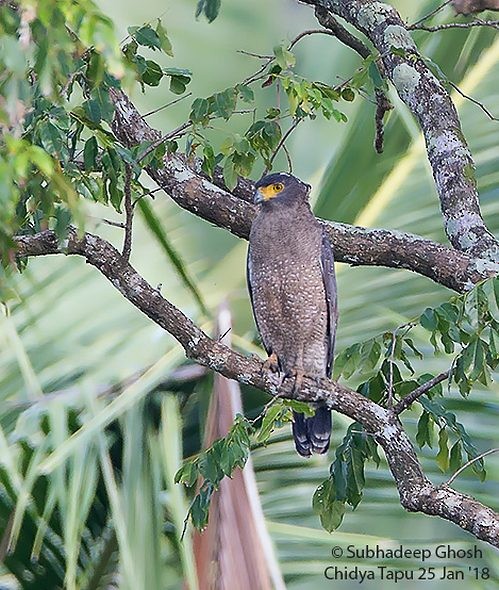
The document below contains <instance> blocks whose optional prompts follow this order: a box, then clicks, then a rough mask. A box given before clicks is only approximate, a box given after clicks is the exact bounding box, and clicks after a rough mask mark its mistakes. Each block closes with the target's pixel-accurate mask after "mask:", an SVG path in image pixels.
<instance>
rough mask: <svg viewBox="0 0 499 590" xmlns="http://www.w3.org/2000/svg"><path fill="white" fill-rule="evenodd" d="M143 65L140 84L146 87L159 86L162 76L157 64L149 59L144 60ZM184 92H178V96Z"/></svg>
mask: <svg viewBox="0 0 499 590" xmlns="http://www.w3.org/2000/svg"><path fill="white" fill-rule="evenodd" d="M145 64H146V69H145V70H144V72H142V76H141V79H142V82H144V84H147V85H148V86H159V83H160V82H161V78H163V76H164V74H163V70H162V69H161V66H160V65H159V64H157V63H156V62H155V61H152V60H150V59H148V60H146V62H145ZM172 81H173V78H172ZM170 88H171V82H170ZM184 90H185V86H184ZM184 90H182V91H181V92H179V94H182V92H184Z"/></svg>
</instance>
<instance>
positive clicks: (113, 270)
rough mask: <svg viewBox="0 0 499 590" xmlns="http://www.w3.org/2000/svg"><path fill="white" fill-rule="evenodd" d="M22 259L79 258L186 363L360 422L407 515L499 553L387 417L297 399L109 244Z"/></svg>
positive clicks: (357, 404)
mask: <svg viewBox="0 0 499 590" xmlns="http://www.w3.org/2000/svg"><path fill="white" fill-rule="evenodd" d="M16 242H17V245H18V248H19V251H18V253H19V255H21V256H43V255H47V254H58V253H64V254H78V255H80V256H83V257H84V258H85V259H86V261H87V262H88V263H89V264H91V265H92V266H94V267H95V268H97V269H98V270H99V271H100V272H101V273H102V274H103V275H104V276H105V277H106V278H107V279H108V280H109V281H110V282H111V283H112V284H113V285H114V287H116V289H118V291H120V293H121V294H122V295H123V296H124V297H125V298H126V299H127V300H128V301H129V302H130V303H132V305H134V306H135V307H137V308H138V309H139V310H140V311H142V312H143V313H144V314H145V315H147V316H148V317H149V318H151V319H152V320H153V321H154V322H155V323H156V324H158V325H159V326H161V327H162V328H163V329H165V330H166V331H167V332H169V333H170V334H172V336H174V337H175V338H176V339H177V340H178V341H179V342H180V344H181V345H182V346H183V347H184V349H185V352H186V354H187V356H188V357H190V358H192V359H194V360H196V362H198V363H200V364H201V365H204V366H206V367H209V368H210V369H212V370H214V371H216V372H218V373H220V374H222V375H224V376H225V377H227V378H229V379H235V380H237V381H239V382H240V383H245V384H250V385H253V386H254V387H257V388H259V389H261V390H263V391H266V392H267V393H269V394H271V395H274V396H275V395H279V396H282V397H285V398H288V399H297V400H300V401H306V402H324V403H326V405H327V406H328V407H330V408H331V409H334V410H337V411H339V412H341V413H343V414H345V415H346V416H349V417H350V418H352V419H354V420H357V421H358V422H360V423H361V424H362V425H363V426H364V427H365V428H366V430H367V431H368V432H369V433H370V434H371V435H372V436H374V437H375V439H376V440H377V441H378V443H379V444H380V445H381V446H382V448H383V449H384V451H385V455H386V458H387V461H388V465H389V467H390V470H391V472H392V474H393V477H394V479H395V483H396V485H397V489H398V492H399V495H400V501H401V503H402V505H403V506H404V507H405V508H406V509H407V510H410V511H414V512H424V513H426V514H431V515H436V516H440V517H441V518H444V519H446V520H449V521H451V522H454V523H455V524H457V525H458V526H460V527H461V528H462V529H464V530H467V531H469V532H470V533H472V534H473V535H475V537H477V538H478V539H482V540H484V541H487V542H489V543H491V544H492V545H494V546H496V547H499V514H497V513H496V512H494V511H493V510H492V509H490V508H488V507H486V506H484V505H483V504H481V503H480V502H478V501H477V500H475V499H474V498H472V497H470V496H467V495H465V494H461V493H460V492H457V491H455V490H453V489H451V488H450V487H448V486H434V485H433V484H432V483H431V482H430V481H429V480H428V479H427V478H426V476H425V475H424V473H423V471H422V468H421V465H420V463H419V461H418V458H417V455H416V453H415V450H414V447H413V445H412V443H411V442H410V440H409V438H408V436H407V434H406V432H405V430H404V428H403V427H402V424H401V423H400V421H399V419H398V417H397V416H396V414H395V413H394V412H393V411H390V410H387V409H385V408H383V407H381V406H379V405H378V404H376V403H374V402H373V401H371V400H369V399H367V398H365V397H364V396H362V395H360V394H359V393H357V392H355V391H353V390H351V389H348V388H347V387H344V386H343V385H340V384H339V383H336V382H334V381H331V380H329V379H321V380H320V381H317V380H316V379H313V378H309V377H305V378H304V379H303V383H302V385H301V387H300V389H299V390H298V391H295V389H294V387H295V383H294V379H285V380H284V381H283V383H282V384H280V380H279V378H278V376H276V375H275V374H274V373H272V372H271V371H266V370H265V369H264V365H263V363H262V361H261V360H260V359H258V358H257V357H255V356H252V357H244V356H242V355H240V354H238V353H236V352H234V351H232V350H231V349H229V348H227V347H226V346H224V345H223V344H221V343H220V342H218V341H217V340H213V339H211V338H210V337H209V336H207V335H206V334H205V333H204V332H203V331H202V330H200V329H199V328H198V327H197V326H196V325H195V324H194V323H193V322H192V321H191V320H190V319H189V318H187V317H186V316H185V315H184V314H183V313H182V312H181V311H180V310H179V309H177V308H176V307H175V306H174V305H172V304H171V303H170V302H169V301H167V300H166V299H164V298H163V297H162V296H161V294H160V293H159V292H158V291H157V290H156V289H154V288H153V287H152V286H151V285H149V284H148V283H147V281H146V280H145V279H144V278H143V277H141V276H140V275H139V274H138V273H137V272H136V271H135V270H134V269H133V268H132V266H131V265H130V264H129V263H128V261H127V260H126V259H125V258H124V257H123V256H122V255H121V254H120V253H119V252H118V251H117V250H116V249H115V248H114V247H113V246H112V245H111V244H109V243H108V242H106V241H105V240H103V239H102V238H99V237H98V236H95V235H92V234H84V235H83V237H82V238H81V239H79V238H78V237H77V232H76V231H75V230H73V229H71V230H70V233H69V237H68V240H67V243H66V244H64V246H63V247H62V246H60V245H59V243H58V241H57V238H56V235H55V234H54V232H52V231H49V230H47V231H44V232H41V233H38V234H36V235H32V236H19V237H17V238H16Z"/></svg>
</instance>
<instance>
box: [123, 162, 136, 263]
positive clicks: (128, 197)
mask: <svg viewBox="0 0 499 590" xmlns="http://www.w3.org/2000/svg"><path fill="white" fill-rule="evenodd" d="M124 201H125V216H126V220H125V238H124V240H123V252H122V254H123V258H124V259H125V260H126V261H127V262H128V260H129V259H130V252H131V251H132V223H133V205H132V167H131V166H130V164H126V168H125V198H124Z"/></svg>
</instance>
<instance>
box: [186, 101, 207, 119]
mask: <svg viewBox="0 0 499 590" xmlns="http://www.w3.org/2000/svg"><path fill="white" fill-rule="evenodd" d="M209 112H210V103H209V102H208V100H207V99H206V98H196V100H194V102H193V103H192V107H191V113H190V115H189V119H190V120H191V121H192V122H193V123H201V124H202V125H206V124H207V123H208V121H209V118H208V115H209Z"/></svg>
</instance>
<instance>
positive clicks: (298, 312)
mask: <svg viewBox="0 0 499 590" xmlns="http://www.w3.org/2000/svg"><path fill="white" fill-rule="evenodd" d="M310 188H311V187H310V185H308V184H305V183H304V182H302V181H301V180H299V179H298V178H296V177H295V176H293V175H291V174H285V173H273V174H269V175H267V176H264V177H263V178H262V179H261V180H259V181H258V182H257V183H256V193H255V197H254V202H255V203H256V204H258V205H259V211H258V214H257V216H256V217H255V219H254V221H253V224H252V226H251V232H250V238H249V250H248V260H247V280H248V289H249V293H250V298H251V304H252V307H253V315H254V318H255V323H256V326H257V328H258V331H259V333H260V337H261V339H262V342H263V345H264V347H265V350H266V351H267V354H268V355H269V358H268V359H267V361H266V366H267V367H268V368H271V369H273V370H274V371H277V370H279V371H280V372H283V373H284V374H285V375H286V376H293V377H294V378H295V387H299V385H300V383H301V380H302V379H303V375H309V376H312V377H329V376H330V374H331V369H332V364H333V351H334V341H335V335H336V324H337V317H338V314H337V303H336V279H335V275H334V261H333V253H332V249H331V245H330V243H329V240H328V238H327V235H326V233H325V230H324V228H323V226H322V225H321V224H320V223H319V222H318V221H317V219H316V218H315V217H314V215H313V213H312V211H311V210H310V205H309V202H308V195H309V192H310ZM293 437H294V440H295V446H296V450H297V451H298V453H299V454H300V455H302V456H305V457H308V456H310V455H311V454H312V453H325V452H327V450H328V448H329V440H330V437H331V411H330V410H329V409H328V408H326V407H325V406H323V405H318V406H317V407H316V410H315V415H314V416H310V417H305V415H304V414H302V413H298V412H293Z"/></svg>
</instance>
